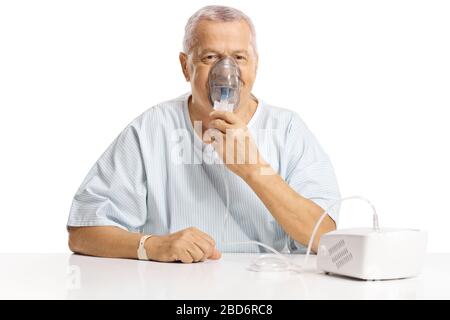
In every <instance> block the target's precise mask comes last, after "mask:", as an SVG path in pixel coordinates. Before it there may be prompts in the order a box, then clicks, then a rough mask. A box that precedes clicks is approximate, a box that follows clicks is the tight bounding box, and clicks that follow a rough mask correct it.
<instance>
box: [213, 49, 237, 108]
mask: <svg viewBox="0 0 450 320" xmlns="http://www.w3.org/2000/svg"><path fill="white" fill-rule="evenodd" d="M208 87H209V99H210V101H211V104H212V105H213V108H214V109H218V110H225V111H233V110H234V109H236V108H237V107H238V105H239V97H240V92H241V71H240V69H239V65H238V63H237V62H236V60H234V58H232V57H224V58H222V59H220V60H218V61H217V62H216V63H215V64H214V65H213V67H212V68H211V70H210V71H209V75H208Z"/></svg>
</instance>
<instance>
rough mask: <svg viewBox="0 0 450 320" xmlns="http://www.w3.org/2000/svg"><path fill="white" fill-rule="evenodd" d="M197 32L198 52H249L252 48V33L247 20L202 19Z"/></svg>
mask: <svg viewBox="0 0 450 320" xmlns="http://www.w3.org/2000/svg"><path fill="white" fill-rule="evenodd" d="M195 33H196V37H195V38H196V45H195V47H196V48H195V49H196V52H197V53H198V54H201V53H205V52H207V51H211V52H223V51H227V52H232V53H238V52H240V53H247V54H248V53H249V52H250V51H251V50H252V49H251V48H252V35H251V31H250V28H249V27H248V25H247V23H246V22H245V21H233V22H217V21H201V22H200V23H199V24H198V26H197V29H196V32H195Z"/></svg>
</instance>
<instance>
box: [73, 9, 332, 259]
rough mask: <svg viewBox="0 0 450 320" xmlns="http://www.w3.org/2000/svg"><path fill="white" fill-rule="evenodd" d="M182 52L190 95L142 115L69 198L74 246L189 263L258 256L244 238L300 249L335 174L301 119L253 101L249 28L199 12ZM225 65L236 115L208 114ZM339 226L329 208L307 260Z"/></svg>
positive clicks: (244, 21)
mask: <svg viewBox="0 0 450 320" xmlns="http://www.w3.org/2000/svg"><path fill="white" fill-rule="evenodd" d="M183 44H184V48H183V52H181V53H180V56H179V58H180V63H181V67H182V71H183V74H184V77H185V79H186V80H187V81H189V82H190V85H191V92H190V93H187V94H185V95H182V96H180V97H178V98H176V99H173V100H170V101H167V102H164V103H161V104H159V105H156V106H154V107H152V108H149V109H148V110H147V111H145V112H144V113H143V114H141V115H140V116H139V117H137V118H136V119H135V120H133V121H132V122H131V123H130V124H129V125H128V126H127V127H126V128H125V129H124V130H123V131H122V132H121V134H120V135H119V136H118V137H117V138H116V139H115V140H114V142H113V143H112V144H111V145H110V146H109V148H108V149H107V150H106V151H105V152H104V153H103V155H102V156H101V157H100V159H99V160H98V161H97V162H96V163H95V165H94V166H93V167H92V169H91V170H90V171H89V173H88V175H87V177H86V178H85V180H84V181H83V183H82V184H81V186H80V188H79V189H78V191H77V193H76V194H75V197H74V199H73V203H72V207H71V211H70V215H69V220H68V223H67V227H68V230H69V247H70V249H71V250H72V251H74V252H77V253H81V254H87V255H93V256H102V257H117V258H134V259H143V260H155V261H164V262H171V261H181V262H185V263H191V262H198V261H204V260H206V259H219V258H220V256H221V252H259V251H260V250H263V248H261V247H258V246H257V245H254V244H237V243H236V242H245V241H250V240H256V241H260V242H262V243H265V244H266V245H270V246H271V247H273V248H275V249H277V250H280V251H281V250H289V251H290V252H302V251H303V252H304V249H305V246H306V245H307V244H308V241H309V239H310V236H311V234H312V230H313V228H314V225H315V223H316V222H317V221H318V219H319V217H320V216H321V215H322V214H323V213H324V208H326V207H327V206H328V205H329V204H330V203H331V202H333V201H334V200H336V199H338V198H339V197H340V196H339V191H338V186H337V182H336V177H335V175H334V171H333V167H332V165H331V163H330V161H329V158H328V156H327V154H326V153H325V152H324V151H323V150H322V148H321V147H320V145H319V143H318V142H317V140H316V139H315V137H314V135H313V134H312V133H311V132H310V131H309V129H308V128H307V126H306V125H305V124H304V123H303V121H302V120H301V119H300V117H299V116H298V115H297V114H295V113H294V112H292V111H289V110H287V109H282V108H277V107H274V106H271V105H269V104H267V103H265V102H264V101H262V100H261V99H257V98H256V97H255V96H254V95H253V94H252V93H251V91H252V86H253V83H254V81H255V77H256V70H257V66H258V52H257V48H256V38H255V30H254V27H253V24H252V22H251V20H250V19H249V18H248V17H247V16H246V15H245V14H243V13H242V12H241V11H239V10H236V9H234V8H230V7H223V6H208V7H204V8H202V9H200V10H199V11H197V12H196V13H195V14H194V15H193V16H192V17H191V18H190V19H189V20H188V22H187V25H186V29H185V36H184V43H183ZM224 57H230V58H231V60H232V61H235V63H236V64H237V65H238V69H239V71H240V75H239V76H240V83H241V89H240V95H239V104H238V106H237V107H236V108H235V109H234V110H233V111H220V110H214V109H213V106H212V103H211V100H210V97H209V94H210V92H209V91H210V90H209V87H208V76H209V72H210V70H211V68H212V67H213V66H214V65H215V64H216V63H217V61H219V60H221V59H222V58H224ZM231 140H233V143H229V142H230V141H231ZM234 140H235V141H236V143H235V142H234ZM208 148H209V149H208ZM211 148H213V149H212V152H209V151H208V150H210V151H211ZM252 152H253V153H256V157H252V154H251V153H252ZM180 153H181V154H182V156H181V158H182V161H180V155H179V154H180ZM230 154H231V156H230ZM225 158H226V159H225ZM230 159H231V161H230ZM236 159H240V161H236ZM251 159H253V160H255V159H256V161H251ZM216 160H220V161H219V163H218V162H217V161H216ZM225 160H226V161H225ZM224 166H225V167H224ZM224 168H226V169H225V171H223V169H224ZM227 190H228V192H227ZM228 195H229V196H228ZM227 213H229V219H228V220H227V223H226V224H225V223H224V218H225V216H226V215H227ZM337 217H338V214H337V210H335V211H332V210H330V212H329V213H328V215H327V216H326V218H325V219H324V220H323V222H322V223H321V225H320V227H319V229H318V232H317V236H316V237H315V239H314V241H313V247H312V248H313V250H314V251H316V250H317V246H318V241H319V239H320V236H321V235H322V234H323V233H326V232H329V231H332V230H334V229H335V228H336V223H335V222H336V221H337ZM221 235H223V239H222V237H221ZM233 242H234V243H233Z"/></svg>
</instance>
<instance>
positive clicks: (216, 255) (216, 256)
mask: <svg viewBox="0 0 450 320" xmlns="http://www.w3.org/2000/svg"><path fill="white" fill-rule="evenodd" d="M221 257H222V253H221V252H220V251H219V250H217V249H216V248H214V251H213V254H212V255H211V256H209V257H208V258H209V259H212V260H218V259H220V258H221Z"/></svg>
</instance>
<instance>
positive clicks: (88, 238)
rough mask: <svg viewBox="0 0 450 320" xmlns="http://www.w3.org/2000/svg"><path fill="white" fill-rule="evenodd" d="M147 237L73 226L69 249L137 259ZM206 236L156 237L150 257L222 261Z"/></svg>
mask: <svg viewBox="0 0 450 320" xmlns="http://www.w3.org/2000/svg"><path fill="white" fill-rule="evenodd" d="M142 236H143V234H141V233H134V232H129V231H127V230H124V229H122V228H119V227H113V226H93V227H69V248H70V250H72V251H73V252H75V253H80V254H84V255H90V256H95V257H108V258H128V259H137V249H138V247H139V241H140V239H141V237H142ZM215 246H216V243H215V241H214V239H213V238H211V237H210V236H209V235H207V234H206V233H204V232H202V231H200V230H198V229H196V228H187V229H184V230H181V231H178V232H175V233H171V234H168V235H161V236H157V235H154V236H152V237H150V238H148V239H147V241H145V250H146V251H147V257H148V258H149V259H150V260H153V261H161V262H175V261H181V262H185V263H191V262H198V261H205V260H206V259H219V258H220V257H221V253H220V252H219V250H217V249H216V247H215Z"/></svg>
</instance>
